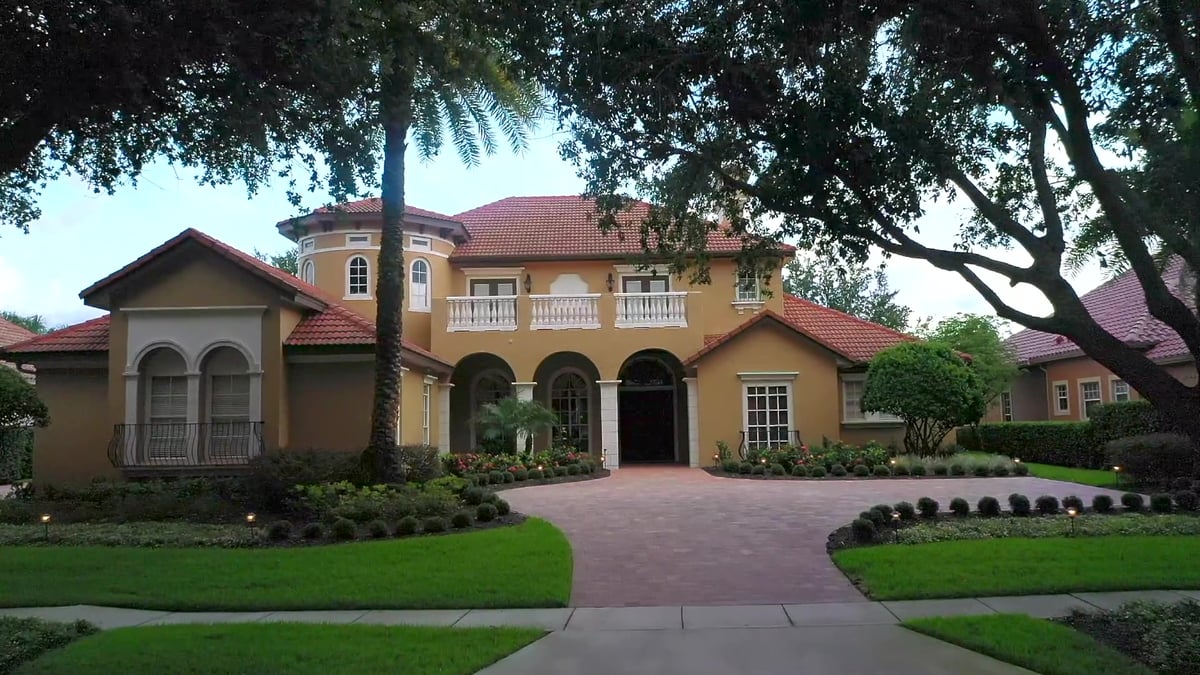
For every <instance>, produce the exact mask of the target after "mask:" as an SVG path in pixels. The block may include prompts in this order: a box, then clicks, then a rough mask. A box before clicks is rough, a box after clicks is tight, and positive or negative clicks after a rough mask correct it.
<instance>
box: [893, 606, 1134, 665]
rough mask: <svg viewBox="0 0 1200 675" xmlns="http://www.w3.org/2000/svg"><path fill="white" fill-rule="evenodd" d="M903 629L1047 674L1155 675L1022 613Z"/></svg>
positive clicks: (922, 622)
mask: <svg viewBox="0 0 1200 675" xmlns="http://www.w3.org/2000/svg"><path fill="white" fill-rule="evenodd" d="M904 626H905V627H907V628H911V629H912V630H915V631H917V632H919V633H924V634H926V635H931V636H933V637H935V638H938V639H939V640H945V641H946V642H951V643H953V644H956V645H959V646H960V647H966V648H967V649H970V650H973V651H977V652H980V653H982V654H987V655H988V656H991V657H992V658H995V659H999V660H1001V661H1007V662H1008V663H1012V664H1015V665H1018V666H1022V667H1024V668H1028V669H1029V670H1032V671H1034V672H1037V673H1041V674H1042V675H1095V674H1096V673H1104V674H1105V675H1152V674H1153V672H1154V671H1152V670H1150V669H1149V668H1147V667H1145V666H1143V665H1141V664H1139V663H1137V662H1136V661H1134V660H1133V659H1130V658H1129V657H1127V656H1125V655H1124V654H1122V653H1120V652H1118V651H1117V650H1115V649H1113V648H1111V647H1108V646H1105V645H1102V644H1100V643H1099V642H1096V640H1094V639H1092V638H1091V637H1090V636H1088V635H1085V634H1083V633H1080V632H1079V631H1076V630H1073V629H1071V628H1068V627H1066V626H1063V625H1061V624H1057V623H1053V622H1051V621H1044V620H1042V619H1034V618H1032V617H1029V616H1025V615H1023V614H994V615H990V616H963V617H952V618H932V619H913V620H911V621H906V622H904Z"/></svg>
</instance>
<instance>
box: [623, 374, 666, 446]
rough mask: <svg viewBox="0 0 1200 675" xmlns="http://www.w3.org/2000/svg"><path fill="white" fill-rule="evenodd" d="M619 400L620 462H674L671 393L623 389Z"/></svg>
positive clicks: (661, 390) (661, 389)
mask: <svg viewBox="0 0 1200 675" xmlns="http://www.w3.org/2000/svg"><path fill="white" fill-rule="evenodd" d="M619 398H620V402H619V405H618V407H619V415H620V420H621V461H622V462H673V461H675V396H674V391H673V390H672V389H669V388H659V389H627V390H624V391H621V392H619Z"/></svg>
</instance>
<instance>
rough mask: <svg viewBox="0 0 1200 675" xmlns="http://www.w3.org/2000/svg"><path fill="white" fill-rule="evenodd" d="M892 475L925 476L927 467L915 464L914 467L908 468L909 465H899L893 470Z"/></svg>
mask: <svg viewBox="0 0 1200 675" xmlns="http://www.w3.org/2000/svg"><path fill="white" fill-rule="evenodd" d="M892 474H893V475H896V476H908V475H913V476H924V475H925V465H924V464H913V465H912V466H908V465H907V464H897V465H896V466H895V468H893V469H892Z"/></svg>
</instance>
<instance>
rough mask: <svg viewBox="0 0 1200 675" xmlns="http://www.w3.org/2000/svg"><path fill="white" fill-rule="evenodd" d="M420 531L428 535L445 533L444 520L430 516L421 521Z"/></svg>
mask: <svg viewBox="0 0 1200 675" xmlns="http://www.w3.org/2000/svg"><path fill="white" fill-rule="evenodd" d="M421 529H422V530H424V531H425V532H430V533H436V532H445V531H446V519H445V518H443V517H441V516H430V517H428V518H426V519H425V520H423V521H421Z"/></svg>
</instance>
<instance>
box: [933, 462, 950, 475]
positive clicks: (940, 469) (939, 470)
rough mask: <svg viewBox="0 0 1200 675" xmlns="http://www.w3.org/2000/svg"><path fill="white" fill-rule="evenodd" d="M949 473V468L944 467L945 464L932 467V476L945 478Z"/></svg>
mask: <svg viewBox="0 0 1200 675" xmlns="http://www.w3.org/2000/svg"><path fill="white" fill-rule="evenodd" d="M949 473H950V467H948V466H946V465H945V464H934V465H933V475H935V476H945V475H947V474H949Z"/></svg>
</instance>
